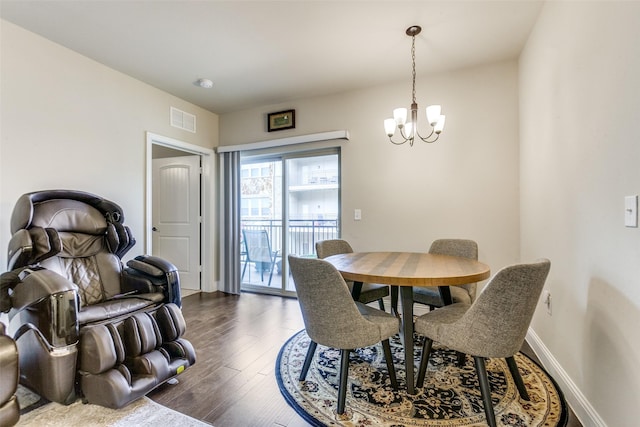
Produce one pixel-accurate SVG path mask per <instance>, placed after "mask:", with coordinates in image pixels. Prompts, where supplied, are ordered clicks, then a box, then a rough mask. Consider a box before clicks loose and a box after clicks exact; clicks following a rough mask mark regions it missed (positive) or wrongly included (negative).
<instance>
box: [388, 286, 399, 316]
mask: <svg viewBox="0 0 640 427" xmlns="http://www.w3.org/2000/svg"><path fill="white" fill-rule="evenodd" d="M389 292H390V294H391V314H393V315H394V316H398V287H397V286H391V289H390V290H389Z"/></svg>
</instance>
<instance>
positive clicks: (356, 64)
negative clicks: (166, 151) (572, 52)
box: [0, 0, 543, 114]
mask: <svg viewBox="0 0 640 427" xmlns="http://www.w3.org/2000/svg"><path fill="white" fill-rule="evenodd" d="M542 4H543V2H542V1H539V0H538V1H528V0H502V1H485V0H469V1H461V0H460V1H458V0H445V1H429V0H422V1H366V0H356V1H336V0H333V1H329V0H324V1H304V0H301V1H291V0H290V1H269V0H261V1H243V0H235V1H217V0H208V1H206V0H205V1H202V0H201V1H195V0H182V1H170V0H163V1H151V0H147V1H128V0H119V1H114V0H111V1H96V0H93V1H87V0H84V1H81V0H62V1H60V0H44V1H31V0H1V1H0V16H1V17H2V18H3V19H5V20H7V21H10V22H13V23H15V24H16V25H19V26H21V27H23V28H25V29H27V30H29V31H32V32H34V33H37V34H40V35H42V36H44V37H46V38H47V39H50V40H52V41H54V42H56V43H59V44H61V45H63V46H66V47H68V48H70V49H72V50H74V51H76V52H79V53H80V54H82V55H85V56H87V57H90V58H93V59H94V60H96V61H98V62H100V63H102V64H105V65H106V66H108V67H110V68H113V69H116V70H119V71H121V72H123V73H125V74H128V75H130V76H132V77H134V78H136V79H138V80H141V81H143V82H146V83H148V84H150V85H152V86H154V87H157V88H159V89H161V90H163V91H166V92H168V93H171V94H173V95H175V96H178V97H180V98H182V99H185V100H187V101H189V102H192V103H193V104H196V105H199V106H201V107H203V108H205V109H207V110H209V111H211V112H214V113H217V114H224V113H229V112H233V111H238V110H242V109H246V108H251V107H256V106H260V105H267V104H276V103H283V102H288V101H292V100H294V99H296V98H307V97H312V96H318V95H326V94H332V93H339V92H344V91H349V90H354V89H359V88H365V87H371V86H376V85H380V84H384V83H388V82H391V81H399V80H402V79H407V81H410V78H411V38H410V37H409V36H407V35H406V34H405V30H406V29H407V28H408V27H409V26H411V25H420V26H421V27H422V33H421V34H419V35H418V36H417V37H416V71H417V74H418V75H421V74H427V73H432V72H442V71H446V70H453V69H460V68H466V67H472V66H476V65H478V64H482V63H489V62H496V61H501V60H506V59H511V58H517V56H518V54H519V53H520V51H521V50H522V48H523V46H524V44H525V42H526V40H527V37H528V35H529V33H530V31H531V29H532V27H533V25H534V24H535V21H536V19H537V16H538V14H539V11H540V9H541V6H542ZM199 78H207V79H211V80H212V81H213V83H214V86H213V88H211V89H203V88H200V87H198V86H196V85H195V84H194V82H195V81H196V80H197V79H199Z"/></svg>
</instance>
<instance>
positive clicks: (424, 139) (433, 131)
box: [416, 128, 440, 142]
mask: <svg viewBox="0 0 640 427" xmlns="http://www.w3.org/2000/svg"><path fill="white" fill-rule="evenodd" d="M434 133H435V128H431V133H430V134H429V135H427V136H422V135H420V132H418V129H416V136H417V137H418V138H420V139H421V140H423V141H424V142H433V141H435V139H434V140H433V141H428V139H429V138H431V137H432V136H433V134H434ZM439 136H440V135H436V139H438V137H439Z"/></svg>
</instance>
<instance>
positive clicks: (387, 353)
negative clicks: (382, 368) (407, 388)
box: [382, 339, 398, 390]
mask: <svg viewBox="0 0 640 427" xmlns="http://www.w3.org/2000/svg"><path fill="white" fill-rule="evenodd" d="M382 350H383V351H384V359H385V361H386V362H387V370H388V371H389V380H390V381H391V387H393V389H394V390H398V379H397V378H396V368H395V367H394V366H393V356H392V355H391V345H390V344H389V340H388V339H387V340H383V341H382Z"/></svg>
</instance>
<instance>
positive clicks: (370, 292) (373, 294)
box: [316, 239, 389, 311]
mask: <svg viewBox="0 0 640 427" xmlns="http://www.w3.org/2000/svg"><path fill="white" fill-rule="evenodd" d="M351 252H353V248H352V247H351V245H350V244H349V242H347V241H346V240H342V239H330V240H321V241H319V242H316V254H317V255H318V258H320V259H323V258H326V257H328V256H331V255H338V254H348V253H351ZM347 286H349V290H350V291H351V292H353V282H352V281H348V282H347ZM388 295H389V286H387V285H380V284H376V283H363V284H362V289H361V290H360V296H359V297H358V301H359V302H361V303H363V304H369V303H370V302H373V301H378V306H379V307H380V310H382V311H384V300H383V298H384V297H386V296H388Z"/></svg>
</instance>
